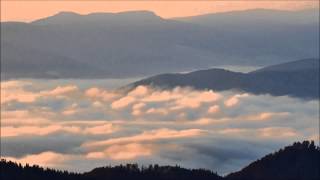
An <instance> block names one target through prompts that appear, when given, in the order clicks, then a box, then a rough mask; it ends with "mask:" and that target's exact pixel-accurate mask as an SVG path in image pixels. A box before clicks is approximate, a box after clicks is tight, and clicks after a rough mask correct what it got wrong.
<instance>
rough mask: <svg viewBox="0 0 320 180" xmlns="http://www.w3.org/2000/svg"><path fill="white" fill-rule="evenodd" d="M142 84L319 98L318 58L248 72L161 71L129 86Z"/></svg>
mask: <svg viewBox="0 0 320 180" xmlns="http://www.w3.org/2000/svg"><path fill="white" fill-rule="evenodd" d="M139 85H150V86H154V87H160V88H174V87H176V86H182V87H183V86H189V87H193V88H195V89H212V90H215V91H223V90H239V91H244V92H249V93H254V94H271V95H274V96H282V95H288V96H294V97H300V98H319V59H304V60H298V61H293V62H289V63H284V64H278V65H273V66H268V67H265V68H262V69H259V70H256V71H253V72H249V73H239V72H232V71H228V70H224V69H209V70H200V71H194V72H191V73H187V74H181V73H180V74H162V75H157V76H153V77H150V78H147V79H143V80H140V81H137V82H135V83H133V84H131V85H129V86H128V87H129V88H132V87H136V86H139Z"/></svg>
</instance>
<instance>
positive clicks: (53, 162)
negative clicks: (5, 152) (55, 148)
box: [4, 151, 71, 167]
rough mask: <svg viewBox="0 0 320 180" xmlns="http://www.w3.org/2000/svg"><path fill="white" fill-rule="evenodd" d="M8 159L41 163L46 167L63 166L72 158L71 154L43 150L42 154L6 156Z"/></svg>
mask: <svg viewBox="0 0 320 180" xmlns="http://www.w3.org/2000/svg"><path fill="white" fill-rule="evenodd" d="M4 158H6V159H7V160H10V161H14V162H19V163H21V164H27V163H28V164H31V165H40V166H44V167H56V166H61V165H62V164H63V163H64V162H65V161H67V160H70V159H71V156H68V155H64V154H60V153H55V152H50V151H47V152H42V153H40V154H32V155H27V156H25V157H22V158H13V157H4Z"/></svg>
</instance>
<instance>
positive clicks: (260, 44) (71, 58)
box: [1, 10, 319, 79]
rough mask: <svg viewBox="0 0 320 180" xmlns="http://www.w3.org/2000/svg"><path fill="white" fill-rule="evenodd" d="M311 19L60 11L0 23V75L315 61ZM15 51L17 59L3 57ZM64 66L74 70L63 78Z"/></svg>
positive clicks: (305, 15) (109, 73)
mask: <svg viewBox="0 0 320 180" xmlns="http://www.w3.org/2000/svg"><path fill="white" fill-rule="evenodd" d="M317 13H318V11H317V10H309V11H274V10H246V11H241V12H229V13H216V14H209V15H201V16H197V17H192V18H191V19H190V18H184V19H181V18H180V19H163V18H161V17H159V16H157V15H156V14H154V13H153V12H149V11H134V12H122V13H92V14H88V15H81V14H77V13H73V12H61V13H58V14H55V15H53V16H50V17H47V18H43V19H40V20H36V21H33V22H31V23H21V22H1V52H3V53H1V65H2V71H1V72H2V74H4V78H5V79H14V78H88V79H90V78H127V77H133V76H135V77H141V76H150V75H153V74H160V73H171V72H182V71H190V70H191V69H203V68H206V67H212V66H223V65H242V66H266V65H271V64H277V63H281V62H286V61H290V60H292V59H303V58H307V57H317V58H318V56H319V41H318V39H319V33H318V32H319V18H318V16H314V15H313V14H317ZM203 18H205V21H202V20H201V19H203ZM239 18H240V20H241V21H238V20H239ZM255 19H258V20H255ZM284 22H287V23H284ZM19 49H21V50H20V52H19V55H17V54H14V53H6V52H15V51H17V50H19ZM39 54H47V55H48V56H50V57H52V58H51V59H50V58H46V57H45V56H46V55H44V56H40V55H39ZM56 61H57V62H59V63H55V62H56ZM52 64H56V65H55V66H52ZM70 64H73V65H74V66H76V67H78V66H79V68H67V69H68V71H66V68H64V67H70ZM80 66H81V68H80ZM8 67H10V68H8ZM24 67H26V68H24ZM60 69H61V70H60ZM82 70H85V71H88V72H87V73H83V71H82ZM36 71H38V72H37V73H35V72H36ZM51 72H54V73H53V74H54V75H52V73H51ZM89 72H90V73H89ZM6 74H7V75H6Z"/></svg>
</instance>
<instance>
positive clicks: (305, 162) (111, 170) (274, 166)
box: [0, 141, 320, 180]
mask: <svg viewBox="0 0 320 180" xmlns="http://www.w3.org/2000/svg"><path fill="white" fill-rule="evenodd" d="M0 165H1V166H0V167H1V179H2V180H22V179H32V180H44V179H45V180H75V179H77V180H103V179H108V180H128V179H131V180H150V179H152V180H191V179H192V180H223V179H225V180H271V179H272V180H318V179H320V147H317V146H315V145H314V142H313V141H312V142H309V141H304V142H302V143H300V142H297V143H294V144H293V145H291V146H288V147H285V148H283V149H281V150H279V151H277V152H275V153H271V154H269V155H267V156H265V157H263V158H262V159H260V160H257V161H255V162H253V163H251V164H250V165H248V166H247V167H245V168H244V169H242V170H241V171H239V172H235V173H231V174H229V175H227V176H226V177H221V176H219V175H217V174H216V173H214V172H212V171H208V170H204V169H185V168H181V167H179V166H158V165H150V166H148V167H141V168H139V166H138V165H137V164H127V165H120V166H114V167H101V168H95V169H93V170H92V171H90V172H85V173H70V172H67V171H58V170H54V169H44V168H42V167H39V166H36V165H34V166H30V165H26V166H22V165H21V164H17V163H14V162H10V161H6V160H4V159H2V160H1V162H0Z"/></svg>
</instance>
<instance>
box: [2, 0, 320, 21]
mask: <svg viewBox="0 0 320 180" xmlns="http://www.w3.org/2000/svg"><path fill="white" fill-rule="evenodd" d="M255 8H265V9H281V10H301V9H308V8H319V3H318V1H317V0H308V1H303V0H293V1H275V0H272V1H264V0H256V1H252V0H249V1H241V0H236V1H232V0H230V1H229V0H225V1H223V0H222V1H216V0H211V1H200V2H199V1H170V0H167V1H151V2H150V1H147V0H144V1H122V0H121V1H120V2H117V1H99V0H98V1H89V0H83V1H73V0H69V1H63V2H62V1H32V0H26V1H10V0H4V1H1V21H27V22H28V21H32V20H35V19H39V18H43V17H47V16H51V15H54V14H56V13H58V12H60V11H73V12H77V13H80V14H88V13H92V12H122V11H134V10H149V11H153V12H155V13H156V14H157V15H159V16H161V17H163V18H172V17H184V16H194V15H199V14H207V13H216V12H226V11H234V10H246V9H255Z"/></svg>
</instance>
